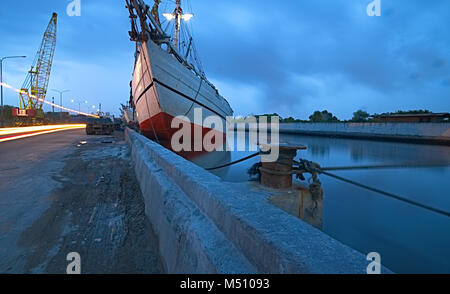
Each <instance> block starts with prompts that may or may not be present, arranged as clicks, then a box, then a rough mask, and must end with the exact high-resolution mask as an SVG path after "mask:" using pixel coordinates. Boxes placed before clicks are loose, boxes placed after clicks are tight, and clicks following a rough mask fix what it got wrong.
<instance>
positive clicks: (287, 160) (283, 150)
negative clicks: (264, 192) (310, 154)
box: [259, 144, 306, 189]
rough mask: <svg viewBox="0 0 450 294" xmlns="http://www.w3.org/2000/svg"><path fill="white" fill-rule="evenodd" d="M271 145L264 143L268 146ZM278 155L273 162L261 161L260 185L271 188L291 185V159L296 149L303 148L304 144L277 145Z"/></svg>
mask: <svg viewBox="0 0 450 294" xmlns="http://www.w3.org/2000/svg"><path fill="white" fill-rule="evenodd" d="M270 147H271V145H265V148H270ZM277 147H278V148H279V150H280V156H279V157H278V160H277V161H275V162H262V163H261V167H260V169H259V170H260V172H261V185H263V186H265V187H268V188H273V189H289V188H291V187H292V175H293V172H292V171H293V169H292V165H293V160H294V158H295V157H296V156H297V151H298V150H305V149H306V146H293V145H282V144H280V145H279V146H277Z"/></svg>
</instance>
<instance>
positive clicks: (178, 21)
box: [173, 0, 183, 49]
mask: <svg viewBox="0 0 450 294" xmlns="http://www.w3.org/2000/svg"><path fill="white" fill-rule="evenodd" d="M173 15H174V16H175V34H174V36H173V44H174V46H175V48H177V49H179V48H178V41H179V39H180V27H181V17H182V15H183V10H182V9H181V0H177V7H176V8H175V11H174V13H173Z"/></svg>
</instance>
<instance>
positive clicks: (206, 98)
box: [132, 40, 233, 147]
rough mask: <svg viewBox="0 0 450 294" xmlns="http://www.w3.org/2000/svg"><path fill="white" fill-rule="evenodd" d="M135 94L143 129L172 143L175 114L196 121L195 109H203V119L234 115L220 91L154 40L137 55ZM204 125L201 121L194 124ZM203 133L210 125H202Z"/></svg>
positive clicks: (165, 143)
mask: <svg viewBox="0 0 450 294" xmlns="http://www.w3.org/2000/svg"><path fill="white" fill-rule="evenodd" d="M132 95H133V101H134V104H135V107H136V114H137V119H138V122H139V125H140V129H141V132H142V133H143V134H144V135H145V136H147V137H149V138H151V139H155V140H158V141H159V142H160V143H161V144H163V145H165V146H166V147H170V146H169V145H170V142H171V137H172V135H173V134H174V133H175V132H176V131H177V129H172V128H171V123H172V120H173V118H174V117H177V116H185V117H187V118H188V120H189V122H190V123H192V124H193V123H194V109H195V108H201V109H202V116H203V118H202V121H203V119H204V118H205V117H207V116H213V115H214V116H217V117H220V118H221V119H222V122H223V126H225V120H226V117H227V116H232V115H233V110H232V109H231V107H230V105H229V104H228V102H227V101H226V100H225V99H224V98H223V97H222V96H220V94H219V93H218V91H217V90H216V89H215V88H213V86H212V85H210V83H209V82H206V81H205V80H203V79H202V78H200V77H199V76H198V75H197V74H195V73H194V72H193V71H191V70H190V69H189V68H187V67H186V66H184V65H183V64H181V63H180V62H179V61H178V60H177V59H175V57H174V56H172V55H170V54H168V53H167V52H166V51H164V50H163V49H162V48H160V47H159V46H158V45H156V44H155V43H154V42H153V41H151V40H149V41H148V42H147V43H143V44H142V45H141V48H140V52H139V56H138V58H137V61H136V64H135V69H134V74H133V81H132ZM192 127H193V128H195V127H202V126H201V125H192ZM202 131H203V134H205V133H206V132H207V131H208V129H204V128H203V127H202Z"/></svg>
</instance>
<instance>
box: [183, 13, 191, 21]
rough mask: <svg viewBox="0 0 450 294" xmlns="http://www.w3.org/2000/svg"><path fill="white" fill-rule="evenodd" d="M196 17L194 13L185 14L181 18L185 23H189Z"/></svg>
mask: <svg viewBox="0 0 450 294" xmlns="http://www.w3.org/2000/svg"><path fill="white" fill-rule="evenodd" d="M193 17H194V15H193V14H192V13H185V14H183V15H181V18H182V19H183V20H184V21H189V20H190V19H191V18H193Z"/></svg>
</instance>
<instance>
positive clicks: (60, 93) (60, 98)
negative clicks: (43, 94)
mask: <svg viewBox="0 0 450 294" xmlns="http://www.w3.org/2000/svg"><path fill="white" fill-rule="evenodd" d="M52 91H55V92H57V93H59V106H61V108H60V109H59V112H61V111H62V106H63V105H62V98H63V94H64V93H67V92H70V90H62V91H60V90H57V89H52Z"/></svg>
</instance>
